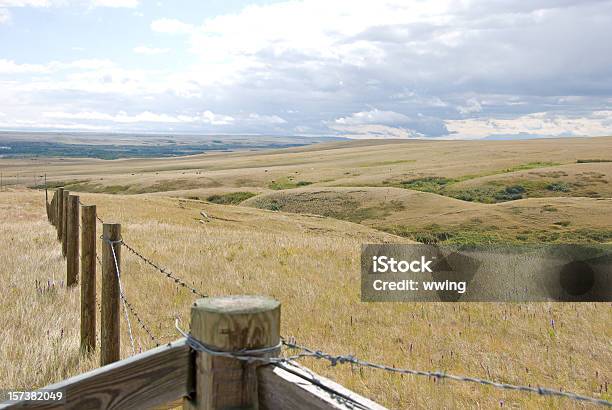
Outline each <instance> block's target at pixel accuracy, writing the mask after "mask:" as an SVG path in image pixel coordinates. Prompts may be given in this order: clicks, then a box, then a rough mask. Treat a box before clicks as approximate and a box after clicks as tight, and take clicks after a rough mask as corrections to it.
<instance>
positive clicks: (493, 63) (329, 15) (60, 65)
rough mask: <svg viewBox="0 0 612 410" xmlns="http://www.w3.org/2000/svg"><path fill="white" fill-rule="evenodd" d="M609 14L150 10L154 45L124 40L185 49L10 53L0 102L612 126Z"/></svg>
mask: <svg viewBox="0 0 612 410" xmlns="http://www.w3.org/2000/svg"><path fill="white" fill-rule="evenodd" d="M61 3H62V0H48V1H43V0H38V1H36V0H11V1H10V2H9V1H7V0H0V5H3V6H4V7H5V8H6V6H7V5H11V6H17V5H35V4H37V5H38V6H40V7H46V6H49V7H50V6H55V5H60V4H61ZM64 3H66V4H77V3H74V2H71V1H68V0H65V1H64ZM104 3H106V4H108V5H110V3H114V4H118V3H119V2H118V1H113V2H107V1H105V2H104ZM78 4H90V3H89V0H87V1H86V0H82V2H81V3H78ZM100 4H102V3H100ZM1 7H2V6H0V10H2V8H1ZM158 11H159V10H158ZM132 14H133V13H132V12H130V13H126V18H131V19H137V17H135V16H133V15H132ZM609 15H612V1H609V0H601V1H599V0H597V1H596V0H581V1H579V0H533V1H529V2H510V1H497V2H491V1H486V0H471V1H463V2H458V1H456V0H429V1H427V0H380V1H377V2H365V1H349V0H336V1H333V2H330V1H329V0H292V1H279V2H269V3H268V4H262V5H251V6H246V7H243V8H242V9H240V10H237V11H235V12H232V13H231V14H221V15H217V16H215V17H212V18H207V19H204V20H203V21H202V22H201V23H199V24H195V23H191V22H193V21H197V18H198V16H190V20H189V22H188V21H181V20H178V19H174V18H158V19H155V20H153V21H152V22H151V23H150V29H151V33H149V34H150V36H151V37H150V38H149V39H147V38H146V37H144V36H142V33H140V32H138V36H137V37H136V34H134V33H131V32H130V30H127V29H126V30H125V36H126V37H125V44H131V45H134V44H137V45H138V46H137V47H134V49H133V52H134V53H137V54H143V55H154V54H159V53H162V52H163V51H164V52H165V51H166V49H165V48H157V47H155V46H154V45H159V44H163V45H164V47H168V48H170V49H171V50H172V51H173V53H174V52H175V51H176V54H177V57H178V56H180V57H181V58H176V59H175V60H172V61H169V62H167V63H166V61H164V62H163V63H162V64H156V65H152V64H150V59H148V58H136V59H135V58H134V56H133V55H132V56H125V55H123V54H124V53H113V54H112V55H117V57H116V58H117V60H116V61H108V60H107V59H105V58H104V57H105V55H111V54H104V49H101V50H99V51H98V50H97V52H99V53H100V54H99V56H100V59H95V60H80V61H50V62H47V63H39V61H40V60H39V59H38V58H36V59H35V57H32V59H30V60H28V59H23V60H22V59H19V60H18V59H15V58H14V57H12V56H10V55H4V56H3V57H4V58H5V59H4V60H0V110H2V111H3V112H6V113H7V114H9V115H10V116H11V118H12V117H17V118H22V119H24V120H25V119H27V120H30V121H34V123H36V121H40V122H41V123H43V122H45V121H48V120H49V118H46V117H43V116H42V115H41V113H43V112H46V113H53V112H55V113H58V112H68V113H80V112H86V113H87V112H88V113H114V114H112V115H111V118H110V119H109V118H108V117H104V116H102V117H100V118H97V119H78V118H73V119H68V118H66V119H63V120H62V123H63V122H69V121H74V122H75V123H76V122H79V123H85V122H87V121H89V122H91V123H92V124H93V122H95V121H98V122H99V123H101V124H102V123H104V124H107V123H110V124H114V125H116V126H125V127H127V126H132V127H134V128H138V127H140V126H143V127H145V126H146V127H152V128H153V127H155V126H156V124H158V125H159V127H160V128H162V129H163V127H164V124H166V123H168V124H175V127H174V129H176V130H188V131H193V130H196V131H199V130H203V131H209V130H212V131H214V130H215V129H216V127H217V128H220V129H223V130H224V131H226V130H227V131H228V132H236V133H239V132H249V133H251V132H252V133H266V134H267V133H276V134H289V133H293V132H300V133H301V132H308V133H309V134H312V135H314V134H318V135H330V134H332V135H350V136H354V137H359V138H362V137H364V136H367V137H372V136H375V137H381V136H384V135H387V136H391V137H401V138H415V137H422V138H429V137H431V138H438V137H443V136H451V137H453V138H457V137H459V136H461V137H462V138H473V137H477V138H484V137H487V136H489V135H491V134H495V135H501V134H502V133H520V132H527V133H530V134H538V135H548V134H550V133H552V134H553V135H575V134H580V135H582V134H588V135H595V134H596V133H598V132H602V133H605V134H610V133H612V132H611V131H610V123H609V120H608V119H604V118H598V117H597V116H598V115H604V114H595V113H597V112H600V113H605V112H607V111H610V107H611V104H612V42H609V41H608V42H606V41H601V39H602V38H611V37H612V25H610V24H609V23H608V21H607V20H606V19H605V18H603V16H609ZM191 17H193V19H191ZM137 21H138V22H142V20H140V19H138V20H137ZM126 24H129V21H127V22H126ZM585 27H588V28H589V29H588V30H585V29H584V28H585ZM160 37H167V38H161V39H160ZM160 40H161V41H160ZM145 44H149V46H147V45H145ZM166 44H168V45H166ZM109 47H112V46H111V45H109ZM58 55H59V54H58ZM34 63H36V64H34ZM22 101H27V104H25V103H22ZM117 107H119V109H120V108H121V107H129V110H130V113H131V114H129V115H128V114H126V113H124V115H121V114H120V113H117V109H118V108H117ZM203 110H206V111H203ZM207 111H208V112H210V114H203V112H204V113H206V112H207ZM144 113H149V114H147V115H143V114H144ZM164 113H165V114H164ZM177 113H179V114H177ZM219 113H223V114H219ZM538 113H545V114H538ZM163 115H166V117H164V116H163ZM155 116H158V117H155ZM226 117H227V118H226ZM154 118H157V119H158V121H155V120H153V119H154ZM138 120H139V121H142V122H137V121H138ZM172 121H174V122H172Z"/></svg>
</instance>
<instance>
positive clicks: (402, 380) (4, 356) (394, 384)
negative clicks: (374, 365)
mask: <svg viewBox="0 0 612 410" xmlns="http://www.w3.org/2000/svg"><path fill="white" fill-rule="evenodd" d="M82 201H83V202H85V203H95V204H97V205H98V210H99V214H100V216H101V217H102V218H103V219H105V220H107V221H120V222H122V223H123V236H124V239H125V240H126V241H129V242H130V243H131V244H132V245H133V246H135V247H137V248H138V249H140V250H142V251H143V253H145V254H146V255H149V256H151V257H152V258H154V259H155V260H156V261H159V262H160V263H161V264H162V265H163V266H166V267H168V268H169V269H171V270H172V271H174V272H175V273H177V274H180V275H181V276H182V277H183V278H185V279H186V280H187V281H189V282H191V283H194V284H196V286H197V287H198V288H200V289H201V290H202V291H203V292H205V293H209V294H211V295H225V294H240V293H251V294H268V295H272V296H274V297H276V298H278V299H279V300H280V301H281V302H282V303H283V320H282V333H283V335H286V336H290V335H293V336H295V337H296V338H297V339H298V340H300V341H302V342H303V343H305V344H308V345H312V346H316V347H318V348H321V349H323V350H327V351H331V352H337V353H353V354H357V355H358V356H360V357H363V358H365V359H369V360H372V361H380V362H385V363H390V364H393V365H395V366H405V367H411V368H417V369H442V370H444V371H447V372H452V373H459V374H469V375H474V376H480V377H486V378H493V379H496V380H500V381H505V382H510V383H520V384H532V385H537V384H538V383H542V384H543V385H549V386H552V387H561V386H562V387H563V388H565V389H569V390H575V391H578V392H581V393H584V394H597V395H599V394H600V393H601V389H602V387H601V386H602V385H603V384H604V383H605V382H606V381H609V380H610V377H611V376H612V374H610V368H609V366H608V365H607V364H608V363H610V362H611V361H612V351H611V350H610V347H609V340H610V337H611V336H612V333H611V331H610V327H609V326H608V325H609V323H610V320H609V319H610V307H609V306H608V304H570V303H566V304H553V303H539V304H486V303H470V304H433V303H432V304H395V303H387V304H385V303H380V304H378V303H369V304H364V303H361V302H360V301H359V286H360V285H359V260H358V259H359V253H358V249H359V245H360V244H361V243H362V242H368V241H376V242H379V241H389V242H396V241H401V240H402V239H400V238H398V237H395V236H392V235H388V234H384V233H380V232H377V231H373V230H371V229H368V228H365V227H363V226H360V225H356V224H351V223H347V222H341V221H336V220H332V219H326V218H320V217H314V216H299V215H295V214H285V213H282V212H268V211H262V210H257V209H251V208H245V207H234V206H224V205H213V204H205V203H201V202H197V201H185V200H179V199H168V198H158V197H153V196H147V195H143V196H131V197H127V196H121V195H116V196H111V195H97V194H88V195H87V194H86V195H82ZM201 210H204V211H205V212H206V213H207V214H208V215H209V216H211V220H210V222H205V223H201V222H200V221H199V220H200V211H201ZM0 220H1V221H3V222H2V228H3V238H4V239H5V240H6V241H8V243H10V244H12V245H13V246H8V247H2V248H0V260H1V261H2V263H3V268H4V269H3V270H2V271H1V272H0V274H1V275H2V276H3V278H2V281H3V283H5V284H8V287H7V290H8V291H5V292H2V293H0V301H1V306H2V316H3V318H7V320H6V321H5V322H4V325H3V327H2V330H1V331H0V338H1V340H2V343H1V344H0V362H2V363H3V366H0V386H15V387H33V386H41V385H43V384H46V383H49V382H52V381H56V380H58V379H61V378H63V377H66V376H67V375H70V374H75V373H78V372H81V371H82V370H84V369H87V368H91V367H93V366H95V365H96V363H97V359H96V358H95V357H94V358H89V359H82V358H79V356H78V313H77V312H78V291H76V290H68V289H65V288H63V287H62V286H55V287H54V288H53V289H52V290H51V291H43V292H42V293H40V292H38V291H37V290H36V287H35V283H36V281H40V282H43V283H47V281H53V282H55V283H60V282H61V279H62V278H63V275H64V273H63V272H64V267H63V263H62V261H61V257H60V254H59V247H58V245H57V243H56V242H55V241H54V239H53V238H54V235H55V233H54V231H53V229H52V228H51V227H50V225H48V224H47V222H46V220H45V217H44V208H43V203H42V196H41V194H40V193H32V192H14V193H2V194H0ZM122 259H123V278H124V281H125V284H124V285H125V290H126V293H127V296H128V298H129V299H130V301H131V302H132V303H133V304H134V305H135V306H136V308H137V309H138V310H139V312H140V313H141V314H142V316H143V317H144V319H145V321H146V322H147V323H150V324H152V328H153V331H154V332H155V333H156V334H157V335H161V336H162V340H163V341H168V340H171V339H174V338H176V337H177V335H176V332H175V331H174V330H173V318H174V317H175V316H178V317H180V318H182V320H183V321H186V320H188V307H189V305H190V302H191V301H192V295H191V294H189V293H188V292H185V291H182V290H178V291H177V290H176V289H175V287H174V285H173V284H172V283H170V282H169V281H167V280H166V279H164V278H163V277H161V275H160V274H158V273H156V272H155V271H151V270H150V268H148V267H146V266H144V265H143V264H142V263H141V262H139V261H138V260H136V259H134V257H133V256H132V255H130V254H129V253H127V252H125V251H124V252H123V256H122ZM98 289H99V288H98ZM151 301H155V305H154V306H151ZM553 320H554V323H555V325H554V327H552V326H551V323H552V321H553ZM123 326H125V324H123ZM135 332H136V336H137V341H138V344H139V346H142V348H144V349H146V348H148V347H150V343H149V342H148V340H147V338H146V335H145V334H144V333H143V331H142V330H141V329H138V328H137V329H136V330H135ZM122 337H123V338H122V346H123V347H122V354H123V356H126V355H128V354H129V348H128V340H127V336H126V334H125V333H123V335H122ZM587 340H588V343H587ZM15 341H17V343H15ZM306 365H308V366H311V367H312V368H313V369H315V370H316V371H318V372H321V373H322V374H324V375H327V376H329V377H331V378H333V379H334V380H337V381H338V382H340V383H342V384H345V385H347V386H348V387H349V388H352V389H354V390H356V391H358V392H360V393H362V394H364V395H366V396H369V397H372V398H373V399H375V400H378V401H380V402H381V403H383V404H385V405H387V406H389V407H391V408H406V407H413V406H414V407H419V408H432V407H447V408H448V407H453V408H465V407H477V406H479V407H484V408H493V407H498V406H500V403H502V402H503V404H504V407H506V406H519V407H523V408H524V407H528V408H542V407H562V406H567V405H569V404H570V402H567V401H562V400H559V399H552V398H540V397H538V396H534V395H525V394H518V393H511V392H505V391H498V390H493V389H491V388H487V387H484V386H477V385H468V384H457V383H452V382H444V383H442V384H440V383H437V382H435V381H434V380H428V379H422V378H412V377H399V376H396V375H388V374H385V373H381V372H377V371H374V370H363V371H357V370H355V371H351V369H350V367H342V366H339V367H337V368H329V367H327V366H325V365H324V364H323V363H320V362H316V361H315V362H313V361H307V362H306ZM601 396H602V397H607V398H608V399H609V398H610V396H609V393H607V394H606V393H603V394H601ZM572 404H573V403H572Z"/></svg>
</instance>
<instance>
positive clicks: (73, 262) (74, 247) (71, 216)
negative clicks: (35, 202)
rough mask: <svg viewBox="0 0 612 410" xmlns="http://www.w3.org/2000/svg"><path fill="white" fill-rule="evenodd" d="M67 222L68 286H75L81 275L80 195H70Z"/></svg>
mask: <svg viewBox="0 0 612 410" xmlns="http://www.w3.org/2000/svg"><path fill="white" fill-rule="evenodd" d="M67 214H68V219H67V223H66V286H75V285H76V284H77V282H78V277H79V197H78V196H77V195H69V196H68V211H67Z"/></svg>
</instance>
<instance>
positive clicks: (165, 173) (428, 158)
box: [0, 137, 612, 194]
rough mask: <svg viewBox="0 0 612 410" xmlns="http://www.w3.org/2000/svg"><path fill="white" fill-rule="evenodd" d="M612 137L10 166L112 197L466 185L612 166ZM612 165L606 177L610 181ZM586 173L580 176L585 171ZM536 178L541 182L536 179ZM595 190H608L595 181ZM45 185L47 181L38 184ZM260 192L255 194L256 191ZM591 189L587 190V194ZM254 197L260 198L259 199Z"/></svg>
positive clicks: (385, 144)
mask: <svg viewBox="0 0 612 410" xmlns="http://www.w3.org/2000/svg"><path fill="white" fill-rule="evenodd" d="M611 145H612V137H602V138H563V139H546V140H531V141H424V140H417V141H405V140H364V141H351V142H338V143H322V144H314V145H310V146H306V147H301V148H290V149H278V150H270V151H257V152H244V151H243V152H234V153H206V154H201V155H193V156H188V157H180V158H163V159H155V158H151V159H121V160H113V161H103V160H97V159H69V158H66V159H64V158H61V159H60V158H58V159H52V158H38V157H35V158H31V159H27V160H23V159H3V160H0V164H1V165H2V167H3V171H4V175H5V176H6V177H7V180H8V181H9V183H10V182H13V181H16V182H19V183H21V184H28V185H32V184H33V183H34V176H35V175H42V174H43V173H47V175H48V177H49V181H50V182H55V183H60V184H63V185H75V187H74V189H75V190H80V191H90V192H106V193H126V194H136V193H148V192H171V191H183V192H185V191H196V192H197V191H200V192H202V191H206V190H208V189H213V188H215V189H219V188H244V189H246V188H252V189H258V191H259V190H271V189H273V188H274V187H281V188H282V187H292V186H293V185H297V184H298V183H300V182H302V183H310V184H312V185H313V186H383V185H384V183H385V182H386V183H387V184H391V185H393V184H401V183H402V182H403V181H409V180H413V179H418V178H427V177H442V178H448V179H453V180H465V179H474V178H480V177H485V176H488V175H503V174H507V173H512V172H517V171H520V170H528V169H530V168H532V167H535V168H532V169H531V170H532V171H533V170H535V171H538V170H547V169H548V168H550V167H556V166H565V167H566V169H565V170H566V171H567V170H568V169H567V168H569V169H570V170H571V168H572V166H585V165H589V164H577V161H584V160H589V161H592V160H609V159H612V158H608V157H609V155H608V154H607V153H608V152H610V147H611ZM606 165H609V163H605V162H601V163H597V165H596V166H598V167H600V168H602V169H604V171H602V172H603V173H604V174H606V175H604V179H606V178H607V179H609V174H608V173H607V172H609V170H610V168H609V166H608V167H607V168H606ZM577 169H578V168H577ZM534 178H539V177H537V176H534ZM591 182H592V184H594V186H595V187H600V188H601V186H602V184H601V183H599V182H595V181H591ZM38 183H40V179H38ZM252 189H247V190H250V191H252ZM585 189H587V188H585ZM258 191H252V192H258Z"/></svg>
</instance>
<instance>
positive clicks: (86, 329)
mask: <svg viewBox="0 0 612 410" xmlns="http://www.w3.org/2000/svg"><path fill="white" fill-rule="evenodd" d="M95 348H96V206H95V205H83V206H82V207H81V350H82V351H83V352H92V351H94V350H95Z"/></svg>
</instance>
